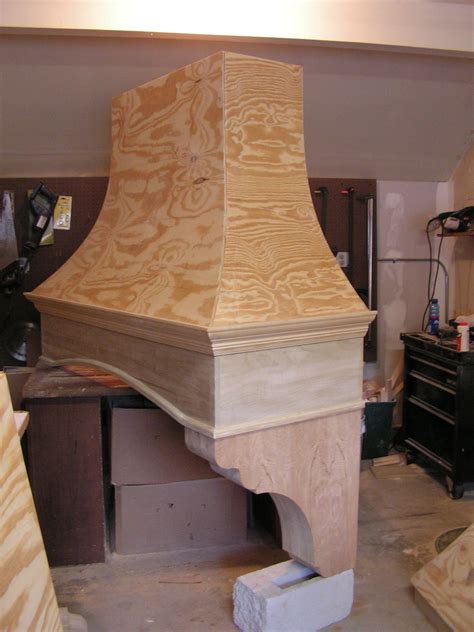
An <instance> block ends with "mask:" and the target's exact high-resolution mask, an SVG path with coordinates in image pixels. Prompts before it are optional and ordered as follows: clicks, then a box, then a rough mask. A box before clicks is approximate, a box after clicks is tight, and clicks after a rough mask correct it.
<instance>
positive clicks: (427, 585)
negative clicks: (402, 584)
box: [411, 524, 474, 632]
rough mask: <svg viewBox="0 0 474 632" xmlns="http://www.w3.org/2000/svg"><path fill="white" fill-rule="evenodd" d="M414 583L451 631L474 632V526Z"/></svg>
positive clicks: (426, 568)
mask: <svg viewBox="0 0 474 632" xmlns="http://www.w3.org/2000/svg"><path fill="white" fill-rule="evenodd" d="M411 581H412V584H413V586H414V587H415V590H417V591H418V592H419V593H420V595H421V596H422V597H423V598H424V599H425V600H426V601H427V602H428V604H429V606H431V608H432V609H433V610H434V611H435V612H436V613H437V614H438V615H439V616H440V618H441V619H442V621H444V622H445V623H446V624H447V625H448V626H449V628H450V629H452V630H455V631H456V632H472V630H473V629H474V524H473V525H471V526H470V527H469V528H468V529H466V531H465V532H464V533H463V534H462V535H460V536H459V537H458V538H457V539H456V540H455V541H454V542H453V543H452V544H451V545H450V546H448V547H447V548H446V549H445V550H444V551H442V553H440V554H439V555H438V556H437V557H435V558H434V559H433V560H431V562H428V564H426V565H425V566H423V568H421V569H420V570H419V571H418V572H417V573H416V574H415V575H414V576H413V578H412V580H411Z"/></svg>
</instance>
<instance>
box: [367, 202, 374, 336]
mask: <svg viewBox="0 0 474 632" xmlns="http://www.w3.org/2000/svg"><path fill="white" fill-rule="evenodd" d="M373 248H374V198H373V197H368V198H367V260H368V262H367V266H368V271H367V273H368V274H367V276H368V279H367V285H368V288H367V307H368V308H369V309H370V310H371V309H372V303H373V301H372V296H373V274H372V266H373ZM371 325H372V323H371ZM371 325H370V326H369V329H368V331H367V342H368V343H369V344H370V343H371V342H372V326H371Z"/></svg>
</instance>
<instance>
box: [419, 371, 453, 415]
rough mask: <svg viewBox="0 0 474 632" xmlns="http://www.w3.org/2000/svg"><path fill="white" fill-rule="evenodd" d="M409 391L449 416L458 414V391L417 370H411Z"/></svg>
mask: <svg viewBox="0 0 474 632" xmlns="http://www.w3.org/2000/svg"><path fill="white" fill-rule="evenodd" d="M408 375H409V393H410V395H412V396H414V397H416V398H417V399H419V400H420V401H423V402H429V404H430V406H431V407H432V408H434V409H437V410H439V411H440V412H442V413H445V414H446V415H448V416H449V417H452V419H453V420H454V416H455V414H456V391H455V390H454V389H452V388H451V387H449V386H444V385H443V384H439V383H438V382H437V380H433V379H432V378H430V377H426V376H425V375H421V374H420V373H418V372H417V371H415V370H412V371H410V372H409V374H408Z"/></svg>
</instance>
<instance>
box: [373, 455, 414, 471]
mask: <svg viewBox="0 0 474 632" xmlns="http://www.w3.org/2000/svg"><path fill="white" fill-rule="evenodd" d="M406 464H407V458H406V455H405V453H404V452H397V453H396V454H389V455H388V456H381V457H379V458H378V459H372V467H385V466H387V465H406Z"/></svg>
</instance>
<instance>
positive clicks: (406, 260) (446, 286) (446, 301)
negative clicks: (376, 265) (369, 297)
mask: <svg viewBox="0 0 474 632" xmlns="http://www.w3.org/2000/svg"><path fill="white" fill-rule="evenodd" d="M399 261H400V262H402V263H419V262H423V263H439V265H440V268H441V269H442V270H443V272H444V310H445V315H444V317H445V319H446V322H448V319H449V274H448V270H447V269H446V266H445V265H444V263H443V262H442V261H439V260H438V259H429V258H426V259H422V258H420V259H418V258H411V257H390V258H388V259H377V262H380V263H385V262H390V263H397V262H399Z"/></svg>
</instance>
